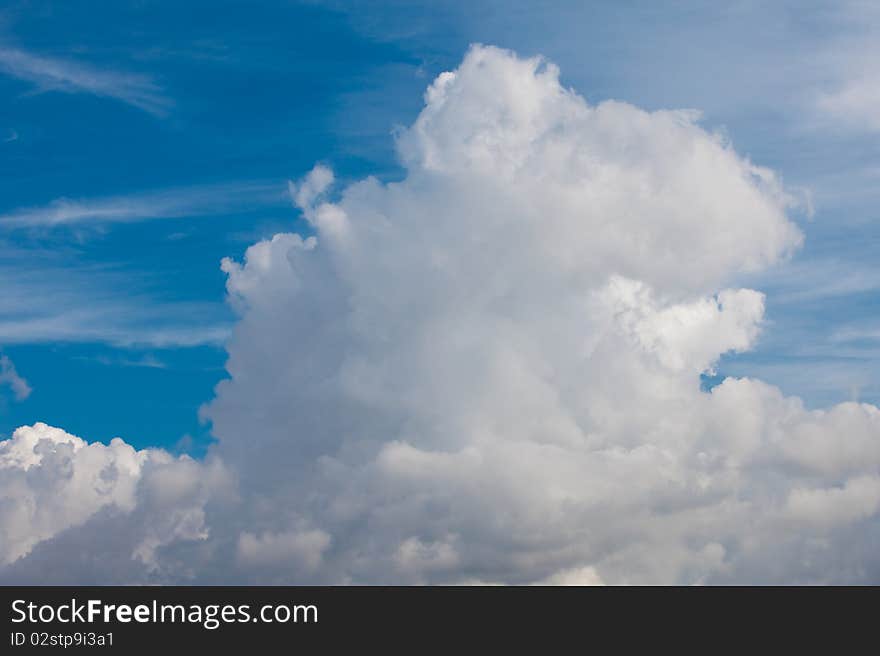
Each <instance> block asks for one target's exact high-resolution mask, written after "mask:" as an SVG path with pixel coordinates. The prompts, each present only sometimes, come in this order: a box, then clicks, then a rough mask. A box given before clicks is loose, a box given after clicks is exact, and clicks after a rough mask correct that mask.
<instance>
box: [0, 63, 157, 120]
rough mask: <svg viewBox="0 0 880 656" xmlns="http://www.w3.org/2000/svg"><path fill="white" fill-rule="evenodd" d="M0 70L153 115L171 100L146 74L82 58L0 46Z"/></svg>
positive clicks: (53, 88)
mask: <svg viewBox="0 0 880 656" xmlns="http://www.w3.org/2000/svg"><path fill="white" fill-rule="evenodd" d="M0 72H3V73H6V74H7V75H11V76H13V77H17V78H19V79H21V80H25V81H27V82H30V83H32V84H33V85H34V86H36V87H37V90H38V91H41V92H42V91H62V92H65V93H90V94H93V95H96V96H101V97H104V98H113V99H114V100H118V101H120V102H124V103H126V104H128V105H131V106H133V107H137V108H138V109H141V110H143V111H145V112H148V113H149V114H153V115H154V116H165V115H167V114H168V112H169V110H170V109H171V107H172V106H173V104H174V103H173V101H172V100H171V99H170V98H169V97H168V96H167V95H166V94H165V92H164V90H163V89H162V87H160V86H159V85H158V84H156V82H154V81H153V79H152V78H150V77H149V76H147V75H143V74H140V73H128V72H121V71H113V70H103V69H99V68H95V67H94V66H90V65H88V64H84V63H82V62H78V61H73V60H69V59H61V58H56V57H45V56H41V55H36V54H33V53H30V52H27V51H25V50H21V49H18V48H11V47H0Z"/></svg>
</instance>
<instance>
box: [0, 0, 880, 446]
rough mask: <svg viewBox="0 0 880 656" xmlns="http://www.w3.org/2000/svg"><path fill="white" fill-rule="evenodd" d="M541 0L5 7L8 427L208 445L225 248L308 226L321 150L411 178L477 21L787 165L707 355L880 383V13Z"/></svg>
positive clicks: (815, 386)
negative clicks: (304, 203)
mask: <svg viewBox="0 0 880 656" xmlns="http://www.w3.org/2000/svg"><path fill="white" fill-rule="evenodd" d="M553 4H554V7H553V11H547V10H546V8H545V6H544V4H543V3H515V2H513V3H511V2H504V3H502V2H483V3H473V2H431V3H427V2H426V3H419V2H407V3H403V2H400V3H397V2H386V3H358V4H354V3H334V2H329V3H321V2H287V3H282V2H252V3H218V2H211V3H198V2H191V3H185V6H181V3H171V2H131V3H127V2H113V3H76V2H57V3H52V2H42V3H29V2H22V3H14V2H13V3H7V4H6V5H5V7H4V9H2V10H0V97H2V99H3V100H2V102H0V139H2V143H0V153H2V155H0V167H2V177H0V185H2V187H0V189H2V195H0V258H2V259H0V289H2V298H0V349H2V353H3V354H4V355H5V356H7V357H8V359H9V361H11V362H12V363H14V367H15V371H16V372H17V375H18V376H20V377H22V378H24V379H26V380H27V382H28V385H29V386H30V388H31V389H32V391H31V393H30V395H29V396H27V398H23V399H17V398H16V394H15V391H14V389H13V387H12V386H11V385H4V386H0V436H8V435H9V434H10V433H11V431H12V430H13V429H14V428H15V427H17V426H19V425H22V424H31V423H33V422H35V421H46V422H48V423H51V424H54V425H60V426H64V427H65V429H66V430H68V431H70V432H72V433H76V434H80V435H83V436H87V437H88V439H91V440H101V441H108V440H109V439H110V438H111V437H113V436H116V435H121V436H124V437H125V439H126V440H127V441H128V442H130V443H131V444H133V445H134V446H136V447H143V446H147V445H161V446H166V447H170V448H175V449H178V450H186V451H191V452H194V453H199V452H201V451H202V450H203V449H204V446H205V445H206V444H207V442H208V441H209V440H210V433H209V427H208V426H205V425H202V424H201V423H200V422H199V419H198V408H199V406H200V405H201V404H202V403H204V402H206V401H208V400H210V399H211V398H212V396H213V392H212V390H213V386H214V385H215V384H216V383H217V382H218V381H219V380H220V379H222V378H223V377H224V370H223V364H224V360H225V351H224V350H223V348H222V342H223V339H224V336H225V335H226V333H227V331H228V329H229V326H230V325H231V323H232V321H233V320H234V317H233V314H232V312H231V311H230V310H229V309H228V308H227V307H226V305H225V302H224V294H225V292H224V281H225V278H224V275H223V273H222V272H221V271H220V268H219V262H220V259H221V258H223V257H226V256H231V257H234V258H236V259H240V257H241V255H242V253H243V252H244V250H245V248H247V246H248V245H250V244H251V243H253V242H254V241H256V240H258V239H260V238H263V237H268V236H271V235H272V234H274V233H275V232H278V231H282V230H283V231H290V230H300V231H304V230H306V226H305V224H304V222H303V220H302V219H301V217H300V216H299V214H298V212H297V210H296V209H295V208H294V207H293V206H292V204H291V203H290V201H289V199H288V196H287V192H286V182H287V180H288V179H290V178H298V177H300V176H302V175H303V174H304V173H305V172H306V171H308V170H309V169H310V168H311V167H312V166H313V165H314V164H315V162H325V163H328V164H331V165H332V166H333V168H334V170H335V172H336V174H337V176H338V177H340V178H342V179H343V180H349V179H354V178H358V177H362V176H364V175H367V174H373V175H377V176H379V177H380V178H383V179H391V178H394V177H396V176H399V175H400V171H399V169H398V166H397V164H396V161H395V158H394V153H393V142H392V139H391V138H390V135H391V133H392V131H393V130H394V128H395V126H397V125H403V124H408V123H410V122H411V121H412V120H413V119H414V117H415V116H416V115H417V113H418V111H419V109H420V107H421V94H422V92H423V90H424V88H425V86H426V85H427V84H428V83H429V82H430V80H431V79H433V78H434V77H435V76H436V75H437V74H438V73H440V72H442V71H444V70H448V69H451V68H454V67H455V66H456V65H457V63H458V62H459V61H460V59H461V56H462V54H463V53H464V51H465V50H466V48H467V46H468V44H470V43H473V42H482V43H491V44H495V45H499V46H503V47H507V48H511V49H514V50H516V51H518V52H520V53H521V54H523V55H531V54H536V53H541V54H543V55H545V56H547V57H548V58H549V59H551V60H554V61H555V62H557V63H558V64H559V65H560V68H561V70H562V74H563V81H564V82H565V83H566V84H568V85H570V86H572V87H574V88H575V89H577V91H578V92H579V93H580V94H582V95H584V96H585V97H586V98H587V99H588V100H590V101H591V102H596V101H599V100H603V99H607V98H615V99H619V100H624V101H627V102H631V103H634V104H636V105H639V106H641V107H644V108H647V109H657V108H680V107H684V108H694V109H698V110H700V111H702V112H703V115H704V119H703V124H704V125H705V126H707V127H709V128H712V129H716V130H720V131H723V132H724V133H726V134H727V135H728V136H729V138H730V139H731V140H732V141H733V143H734V144H735V146H736V149H737V151H738V152H739V153H741V154H744V155H746V156H748V157H750V158H751V159H752V160H753V161H754V162H755V163H757V164H760V165H763V166H768V167H771V168H773V169H775V170H776V171H777V172H779V173H780V174H781V175H782V177H783V179H784V181H785V183H786V186H787V187H788V188H789V189H791V190H793V191H794V192H795V193H797V194H798V195H799V198H800V199H801V205H802V207H801V209H799V210H796V211H795V212H794V216H795V218H796V219H797V220H798V222H799V224H800V226H801V229H802V230H803V231H804V233H805V235H806V241H805V245H804V247H803V249H802V250H801V251H800V252H799V253H798V254H797V255H796V256H795V257H794V258H793V260H792V261H791V262H789V263H787V264H785V265H783V266H780V267H777V268H776V269H774V270H771V271H768V272H763V273H762V274H761V275H760V277H759V278H755V279H748V280H746V279H744V281H743V283H744V284H746V283H747V284H749V285H750V286H753V287H754V288H756V289H761V290H763V291H765V292H766V293H767V294H768V299H767V319H768V321H767V324H766V326H765V329H764V333H763V337H762V338H761V341H760V342H759V344H758V347H757V348H756V349H755V350H754V351H752V352H750V353H747V354H741V355H737V356H733V357H728V358H725V359H724V360H723V361H722V362H721V364H720V366H719V374H721V375H726V374H729V375H737V376H742V375H754V376H757V377H760V378H762V379H763V380H767V381H769V382H771V383H774V384H778V385H780V386H781V387H782V388H783V389H784V390H785V391H786V392H787V393H789V394H797V395H800V396H801V397H802V398H803V399H804V400H805V402H806V403H807V405H809V406H822V405H827V404H828V403H831V402H836V401H840V400H846V399H850V398H858V399H860V400H864V401H869V402H873V403H877V402H878V401H880V379H878V375H877V373H876V372H877V366H876V365H877V363H878V356H880V318H878V310H880V268H878V266H877V263H876V260H877V258H876V251H877V247H878V245H880V217H878V215H877V212H878V210H877V207H878V206H880V205H878V203H877V201H878V195H880V191H878V190H880V184H878V183H880V164H878V150H880V111H878V110H877V109H876V104H872V102H871V99H872V98H874V97H876V96H871V95H870V91H868V92H864V91H862V87H860V86H859V85H860V84H862V79H863V78H864V79H876V77H875V78H871V75H872V74H873V73H876V72H877V71H876V68H877V65H876V64H873V63H872V62H873V61H876V58H875V57H872V55H873V54H876V52H875V51H876V46H873V45H872V43H873V42H874V41H876V39H875V38H874V37H876V36H877V34H876V26H878V25H880V22H878V21H877V20H875V19H876V18H877V15H876V13H874V12H873V11H872V10H871V9H870V8H869V7H867V8H866V7H865V6H864V5H858V4H854V5H848V4H838V3H834V4H810V3H800V2H799V3H775V4H774V5H773V6H772V7H770V8H768V7H766V6H765V3H751V2H741V3H732V4H731V5H730V6H729V7H728V8H726V9H718V8H714V7H713V8H712V9H710V8H709V7H710V4H708V3H684V2H683V3H664V5H665V6H664V7H663V8H660V7H659V6H657V5H655V3H621V2H613V3H611V2H609V3H583V2H577V3H566V2H560V3H553ZM539 5H540V6H539ZM872 66H873V67H874V68H872ZM849 90H852V91H851V92H850V91H849ZM866 94H867V95H866ZM865 98H867V100H864V99H865ZM872 108H873V109H872ZM872 112H873V113H872Z"/></svg>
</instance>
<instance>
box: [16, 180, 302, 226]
mask: <svg viewBox="0 0 880 656" xmlns="http://www.w3.org/2000/svg"><path fill="white" fill-rule="evenodd" d="M286 202H287V195H286V191H285V190H284V189H283V187H282V186H280V185H276V184H271V183H265V182H252V183H234V184H226V185H204V186H197V187H183V188H177V189H169V190H162V191H150V192H143V193H137V194H130V195H122V196H105V197H102V198H90V199H69V198H56V199H55V200H53V201H51V202H49V203H48V204H46V205H42V206H36V207H24V208H19V209H15V210H12V211H10V212H8V213H6V214H0V227H5V228H34V227H53V226H63V225H73V224H87V223H133V222H137V221H148V220H151V219H170V218H180V217H185V216H206V215H212V214H223V213H224V212H231V211H243V210H250V209H254V208H255V207H264V206H271V205H279V206H280V205H284V204H286Z"/></svg>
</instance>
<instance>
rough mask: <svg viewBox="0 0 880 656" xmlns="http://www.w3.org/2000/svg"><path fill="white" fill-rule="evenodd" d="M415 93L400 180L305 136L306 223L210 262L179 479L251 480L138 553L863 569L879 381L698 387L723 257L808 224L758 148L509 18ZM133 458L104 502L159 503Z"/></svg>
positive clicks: (362, 564)
mask: <svg viewBox="0 0 880 656" xmlns="http://www.w3.org/2000/svg"><path fill="white" fill-rule="evenodd" d="M425 103H426V104H425V108H424V110H423V111H422V113H421V114H420V116H419V117H418V119H417V120H416V121H415V123H414V124H413V125H412V126H411V127H410V128H409V129H407V130H405V131H403V132H402V133H401V135H400V136H399V138H398V145H399V151H400V155H401V161H402V162H403V164H404V165H405V167H406V176H405V178H404V179H403V180H401V181H400V182H394V183H388V184H384V183H381V182H379V181H377V180H375V179H372V178H368V179H366V180H363V181H361V182H357V183H355V184H352V185H351V186H348V187H347V188H345V189H342V190H340V191H339V195H338V197H336V198H337V199H336V200H330V199H329V198H328V193H329V192H330V191H332V184H333V176H332V173H331V172H330V171H329V169H326V168H324V167H319V168H316V169H315V170H314V171H313V172H312V173H311V174H310V175H309V176H307V177H306V178H305V179H304V180H303V181H302V182H301V183H300V184H297V185H292V188H291V195H292V198H293V199H294V201H295V202H296V203H297V204H298V205H299V206H300V207H301V208H302V210H303V212H304V214H305V216H306V218H307V219H308V220H309V221H310V223H311V224H312V226H313V227H314V231H315V235H314V236H309V237H305V236H299V235H295V234H279V235H276V236H275V237H273V238H272V239H271V240H267V241H264V242H260V243H258V244H255V245H253V246H252V247H251V248H249V249H248V251H247V253H246V255H245V258H244V261H243V262H242V263H238V262H234V261H232V260H225V261H224V262H223V270H224V271H225V272H226V273H227V274H228V283H227V287H228V292H229V297H230V301H231V302H232V304H233V306H234V307H235V308H236V309H237V311H238V312H239V314H240V320H239V322H238V324H237V326H236V328H235V331H234V334H233V336H232V338H231V340H230V342H229V344H228V351H229V361H228V365H227V369H228V372H229V379H228V380H226V381H224V382H222V383H221V384H220V385H219V386H218V388H217V393H216V398H215V399H214V400H213V401H212V402H211V403H210V404H208V405H207V406H206V407H205V408H204V409H203V413H204V416H205V417H206V418H207V419H209V420H211V422H212V423H213V431H214V434H215V435H216V437H217V438H218V440H219V442H218V445H217V447H216V449H215V450H214V453H213V457H214V458H215V459H216V460H215V461H213V463H214V464H213V465H199V464H197V463H193V462H184V461H169V463H168V466H169V467H171V466H172V464H171V463H172V462H173V463H174V464H173V471H175V472H178V471H181V472H184V474H179V476H180V478H179V479H178V480H179V481H180V484H181V485H182V482H183V481H184V480H189V479H188V478H186V477H188V476H191V477H192V478H193V480H194V481H197V482H198V481H202V480H203V479H204V478H205V477H206V476H208V473H206V472H210V471H215V470H216V469H217V468H219V467H220V465H219V464H218V463H219V461H222V462H223V463H225V467H226V468H228V469H229V470H231V471H232V472H234V474H235V476H236V479H237V485H238V488H237V489H238V494H237V495H230V494H229V493H228V492H227V493H225V497H224V499H223V500H219V501H217V500H211V499H207V492H206V491H209V490H212V489H215V488H220V489H222V490H226V489H227V488H228V485H227V484H224V485H222V486H221V485H219V484H217V485H197V483H195V482H194V483H193V486H194V490H195V489H198V490H200V492H198V493H196V492H195V491H193V492H191V493H186V494H184V493H182V492H181V493H180V494H179V495H178V496H173V499H174V501H171V502H169V503H170V506H168V507H169V508H170V507H171V506H173V507H178V506H179V507H181V508H189V509H191V510H192V512H193V513H196V515H197V519H196V520H192V519H190V520H187V521H183V520H182V524H175V527H176V528H175V529H173V530H172V529H166V530H161V531H159V536H160V537H157V538H156V539H154V540H153V541H152V542H149V541H147V542H146V543H144V544H146V546H144V547H143V549H140V550H138V551H137V553H136V554H135V557H137V558H141V560H142V561H149V562H150V563H151V564H152V565H151V566H152V570H151V571H152V572H154V573H155V572H156V571H159V572H164V575H165V578H166V579H167V578H173V577H175V576H177V577H179V578H183V579H184V580H203V581H218V580H223V581H252V582H330V583H347V582H366V583H378V582H488V583H499V582H500V583H531V582H553V583H565V582H581V583H583V582H587V583H599V582H605V583H623V582H645V583H660V582H681V583H692V582H712V581H719V582H726V581H766V582H780V581H787V582H796V581H797V582H806V581H837V582H850V581H866V580H876V579H877V577H878V575H880V557H878V556H877V554H876V550H875V549H873V548H872V546H871V545H872V544H876V538H877V533H878V531H880V522H878V515H877V512H878V504H880V477H878V470H880V411H878V409H877V408H875V407H873V406H869V405H859V404H852V403H850V404H843V405H840V406H836V407H834V408H831V409H828V410H825V411H810V410H807V409H805V408H804V407H803V405H802V404H801V403H800V401H799V400H797V399H795V398H786V397H785V396H783V395H782V393H781V392H780V391H779V390H777V389H776V388H773V387H771V386H768V385H765V384H763V383H761V382H759V381H755V380H749V379H738V380H734V379H728V380H726V381H725V382H724V383H722V384H721V385H719V386H717V387H716V388H715V389H713V390H712V391H711V392H704V391H702V390H701V387H700V382H701V379H700V374H701V373H703V372H706V371H707V370H711V368H712V367H713V365H714V364H715V362H716V361H717V360H718V358H719V357H720V356H721V355H722V354H723V353H725V352H729V351H741V350H745V349H748V348H749V347H750V346H751V345H752V344H753V343H754V341H755V339H756V337H757V335H758V333H759V330H760V324H761V320H762V317H763V312H764V298H763V296H762V295H761V294H760V293H758V292H756V291H753V290H748V289H731V288H728V287H727V285H729V284H730V280H732V279H733V277H734V276H736V275H737V274H738V273H740V272H742V271H750V270H755V269H759V268H761V267H764V266H767V265H768V264H771V263H773V262H774V261H776V260H778V259H779V258H782V257H785V256H786V254H788V253H789V252H790V251H791V250H792V249H794V248H796V247H797V246H798V245H799V244H800V241H801V236H800V232H799V231H798V230H797V228H796V227H795V226H794V225H793V224H792V223H791V222H790V221H789V220H788V218H787V217H786V210H787V208H788V207H789V206H790V205H791V204H792V200H791V198H790V197H789V196H788V195H787V194H786V193H785V191H784V189H783V187H782V185H781V183H780V181H779V180H778V179H777V178H776V177H775V176H774V174H773V173H772V172H770V171H768V170H766V169H763V168H760V167H757V166H755V165H753V164H752V163H750V162H748V161H747V160H745V159H743V158H741V157H740V156H738V155H737V153H736V152H735V151H734V150H733V149H732V147H731V146H730V145H729V144H727V143H726V142H725V141H724V140H723V139H722V138H721V137H719V136H717V135H714V134H710V133H707V132H706V131H705V130H703V129H702V128H701V127H700V126H699V125H698V124H697V122H696V121H697V118H698V117H697V116H695V115H694V114H693V113H692V112H669V111H667V112H654V113H649V112H644V111H641V110H639V109H637V108H635V107H632V106H630V105H626V104H623V103H617V102H606V103H602V104H600V105H596V106H593V105H589V104H588V103H587V102H586V101H584V100H583V99H582V98H580V97H579V96H578V95H577V94H575V93H574V92H573V91H571V90H568V89H565V88H563V87H562V86H561V85H560V83H559V80H558V72H557V70H556V69H555V68H554V67H553V66H552V65H550V64H548V63H546V62H543V61H541V60H540V59H519V58H517V57H516V56H514V55H513V54H511V53H509V52H506V51H502V50H498V49H495V48H489V47H474V48H472V49H471V50H470V52H469V53H468V54H467V56H466V57H465V59H464V61H463V62H462V64H461V66H460V67H459V68H458V69H457V70H456V71H454V72H449V73H444V74H442V75H441V76H439V77H438V78H437V80H435V82H434V83H433V84H432V85H431V86H430V88H429V89H428V91H427V93H426V96H425ZM22 430H24V431H27V430H35V429H22ZM16 435H17V436H18V434H16ZM15 439H19V440H21V439H23V438H21V437H16V438H15ZM13 441H15V440H13ZM93 447H94V448H98V449H108V450H110V449H114V448H115V449H117V450H121V449H123V445H121V444H119V445H116V446H115V447H114V446H113V445H111V446H110V447H98V446H95V445H93ZM93 447H89V448H93ZM139 453H143V452H139ZM149 453H150V454H152V453H153V452H149ZM107 457H109V455H108V456H107ZM118 457H121V456H118ZM128 457H130V458H135V459H136V458H141V459H147V458H153V457H155V456H152V455H150V456H146V455H138V453H136V452H133V451H131V455H130V456H128ZM17 466H18V468H19V469H21V468H22V467H23V465H17ZM212 467H213V468H214V469H212ZM13 470H14V471H18V470H15V468H14V467H13ZM28 471H29V470H28ZM19 475H23V474H19ZM175 475H178V474H175ZM214 476H216V477H219V474H216V473H215V474H214ZM144 477H145V474H141V478H140V482H139V483H138V486H137V488H136V489H137V492H130V491H128V492H127V491H126V490H127V488H125V486H123V485H122V484H121V483H120V484H118V489H117V487H115V486H114V487H113V490H114V492H113V494H115V495H116V496H117V497H118V499H119V500H118V501H114V502H113V503H115V504H116V506H118V507H119V508H121V509H122V510H123V511H125V509H126V508H129V507H131V504H132V503H134V504H135V506H136V508H139V507H141V506H142V505H144V506H146V507H147V508H149V507H151V505H152V504H155V503H156V501H155V500H152V499H150V498H148V496H145V493H144V490H145V489H146V488H147V487H149V486H148V485H147V484H146V483H145V480H150V481H152V480H154V479H153V478H152V477H150V478H149V479H145V478H144ZM224 480H226V479H225V478H224ZM152 486H153V488H155V489H164V486H158V487H156V484H152ZM173 487H174V486H172V488H173ZM35 489H36V490H39V493H40V494H43V495H44V496H45V497H46V498H45V500H43V501H41V502H39V503H37V504H36V505H35V508H36V510H34V512H35V513H39V512H40V511H41V509H42V508H43V507H44V506H45V507H47V508H49V507H51V504H52V503H53V501H52V499H54V496H53V494H54V493H53V491H52V488H51V487H50V486H49V482H44V483H39V484H38V483H33V484H32V486H31V487H26V488H24V490H25V491H24V492H21V493H19V492H13V493H12V494H10V495H9V497H10V498H11V499H15V498H17V495H19V494H34V492H33V491H32V490H35ZM79 494H80V493H79V492H77V493H76V494H71V495H68V496H69V499H70V503H74V504H75V503H76V501H77V499H78V495H79ZM82 494H84V495H85V497H84V499H83V501H82V505H83V507H90V508H93V509H94V508H96V507H97V505H98V502H97V501H94V500H90V499H93V497H95V495H96V494H97V493H96V492H93V491H89V492H88V494H86V493H85V492H83V493H82ZM132 494H134V495H135V497H132ZM217 494H218V495H219V493H217ZM88 495H92V496H88ZM126 495H127V496H126ZM219 496H224V495H219ZM95 498H96V497H95ZM218 498H219V497H218ZM132 499H134V501H132ZM178 499H179V501H178ZM206 499H207V500H206ZM89 504H90V505H89ZM126 504H128V506H126ZM102 505H103V504H102ZM193 509H194V510H193ZM46 512H47V513H49V512H50V511H48V510H47V511H46ZM91 512H92V513H94V512H95V511H94V510H92V511H91ZM130 512H136V510H133V511H130ZM199 513H201V514H199ZM184 515H185V516H186V517H187V518H191V517H192V516H193V515H192V514H186V511H184ZM155 516H156V517H159V516H161V517H163V518H164V517H167V516H169V513H168V512H167V509H166V512H165V513H164V514H162V515H158V514H156V515H155ZM145 517H148V518H151V517H153V516H152V515H150V514H149V513H147V515H145ZM47 521H48V520H47ZM78 521H82V518H81V517H80V516H76V517H72V518H71V519H70V521H69V522H68V523H67V524H65V525H66V526H72V525H73V524H74V523H76V522H78ZM101 521H103V522H112V521H114V520H112V518H102V520H101ZM149 521H153V520H152V519H148V521H147V522H146V524H145V525H144V527H143V530H146V529H147V528H148V525H149ZM50 523H51V522H50ZM180 526H184V527H185V528H183V529H181V528H179V527H180ZM62 528H64V527H63V526H59V525H57V522H56V524H55V525H54V527H53V528H52V529H51V530H49V529H47V530H45V531H44V532H43V533H40V534H36V533H35V534H33V535H28V534H27V532H25V533H26V534H25V535H24V537H23V538H22V539H21V540H20V541H19V543H18V544H20V545H22V546H18V547H17V551H12V553H13V554H14V555H13V556H11V557H15V555H21V554H23V553H25V552H26V551H27V549H28V548H29V547H30V546H31V545H33V544H34V543H35V542H37V541H38V540H41V539H43V540H45V542H44V544H43V545H40V548H38V549H34V552H33V554H32V555H29V556H27V557H24V558H21V559H19V560H18V561H16V562H15V563H13V564H12V565H11V566H10V570H9V571H11V572H13V574H15V575H16V576H19V577H23V576H24V577H26V575H27V573H28V572H31V571H34V570H32V569H29V565H28V561H31V560H33V559H34V558H36V557H37V556H39V557H40V558H42V559H43V560H45V559H47V558H49V556H48V555H47V554H49V553H51V543H52V542H53V540H48V539H47V538H49V537H51V536H52V535H55V534H56V533H57V532H58V531H59V530H61V529H62ZM174 530H179V531H180V536H179V539H178V538H177V534H175V533H174ZM169 536H170V537H169ZM58 539H62V540H63V539H67V540H73V538H72V537H66V538H65V537H64V536H62V538H57V539H56V540H55V541H56V542H57V540H58ZM126 544H129V543H126ZM138 544H139V546H140V545H141V543H138ZM96 548H97V549H100V547H96ZM41 550H42V551H41ZM38 552H39V553H38ZM138 554H142V555H143V556H141V555H138ZM163 568H164V569H163ZM16 573H17V574H16Z"/></svg>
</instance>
